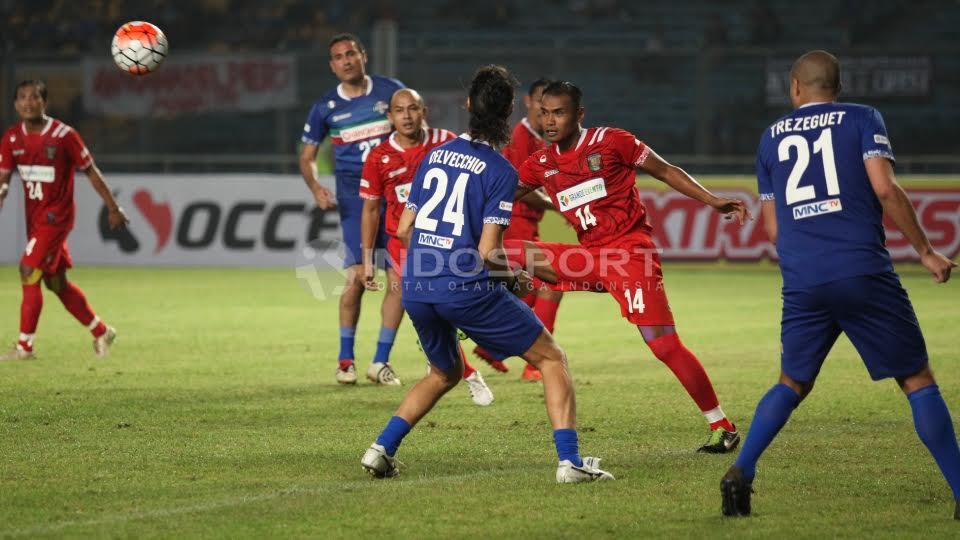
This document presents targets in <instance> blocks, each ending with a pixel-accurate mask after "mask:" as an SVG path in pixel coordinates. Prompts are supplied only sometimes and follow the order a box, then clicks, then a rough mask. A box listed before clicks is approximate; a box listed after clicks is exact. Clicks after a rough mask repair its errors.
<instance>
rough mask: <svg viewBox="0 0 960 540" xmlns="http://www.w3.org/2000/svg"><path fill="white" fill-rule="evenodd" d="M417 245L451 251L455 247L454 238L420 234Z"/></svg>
mask: <svg viewBox="0 0 960 540" xmlns="http://www.w3.org/2000/svg"><path fill="white" fill-rule="evenodd" d="M417 243H418V244H420V245H421V246H430V247H435V248H440V249H450V248H452V247H453V238H450V237H449V236H439V235H436V234H428V233H425V232H422V233H420V236H419V238H418V239H417Z"/></svg>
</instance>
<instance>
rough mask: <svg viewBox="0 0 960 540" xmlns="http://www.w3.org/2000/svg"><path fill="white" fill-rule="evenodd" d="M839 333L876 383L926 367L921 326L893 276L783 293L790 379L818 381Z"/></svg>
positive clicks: (785, 365) (785, 364) (783, 339)
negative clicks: (841, 333)
mask: <svg viewBox="0 0 960 540" xmlns="http://www.w3.org/2000/svg"><path fill="white" fill-rule="evenodd" d="M840 332H843V333H845V334H846V335H847V337H848V338H849V339H850V342H851V343H853V346H854V347H856V349H857V352H858V353H860V358H861V359H863V363H864V364H865V365H866V366H867V371H868V372H870V377H871V378H872V379H873V380H875V381H876V380H880V379H886V378H888V377H907V376H909V375H913V374H914V373H917V372H918V371H920V370H921V369H923V368H924V367H925V366H926V365H927V347H926V344H925V343H924V341H923V334H922V333H921V332H920V323H918V322H917V316H916V314H915V313H914V312H913V305H912V304H910V298H909V297H907V291H905V290H904V289H903V286H901V285H900V278H899V277H897V274H895V273H893V272H886V273H883V274H873V275H868V276H857V277H852V278H847V279H840V280H837V281H831V282H829V283H824V284H822V285H817V286H815V287H810V288H805V289H784V291H783V321H782V323H781V326H780V343H781V347H782V352H781V355H780V364H781V368H782V369H783V372H784V373H786V374H787V375H788V376H790V378H791V379H793V380H795V381H798V382H812V381H813V380H814V379H816V378H817V374H818V373H819V372H820V367H821V366H822V365H823V361H824V359H826V357H827V353H828V352H830V348H831V347H833V344H834V342H835V341H836V340H837V338H838V337H839V336H840Z"/></svg>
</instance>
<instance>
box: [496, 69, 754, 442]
mask: <svg viewBox="0 0 960 540" xmlns="http://www.w3.org/2000/svg"><path fill="white" fill-rule="evenodd" d="M581 97H582V93H581V91H580V89H579V88H577V87H576V86H574V85H573V84H571V83H569V82H555V83H551V84H550V85H548V86H547V87H546V88H545V89H544V92H543V101H542V106H541V113H542V122H543V128H544V136H545V138H546V140H547V141H549V142H551V143H553V144H552V145H551V146H549V147H548V148H546V149H544V150H540V151H537V152H535V153H534V154H533V155H531V156H530V157H529V158H528V159H527V160H526V161H525V162H524V163H523V166H522V167H521V168H520V188H519V190H518V195H520V196H522V195H523V194H524V193H526V192H527V191H529V190H532V189H537V188H539V187H543V188H544V189H545V190H546V192H547V194H549V195H550V197H551V198H552V199H553V202H554V204H555V205H556V206H557V209H558V211H559V212H560V213H561V214H563V217H564V218H566V219H567V221H569V222H570V224H571V225H573V227H574V228H575V229H576V231H577V237H578V239H579V241H580V246H577V245H573V244H555V243H545V242H512V243H511V244H512V245H511V248H513V250H514V251H515V253H514V255H513V257H512V258H514V259H516V260H519V261H528V260H529V261H534V262H535V268H534V269H535V273H536V277H538V278H539V279H542V280H544V281H547V282H550V283H556V284H557V285H558V287H559V288H562V289H564V290H573V289H591V290H603V291H607V292H609V293H610V294H611V295H612V296H613V297H614V298H615V299H616V300H617V302H619V304H620V312H621V314H622V315H623V316H624V317H625V318H626V319H627V320H629V321H630V322H631V323H633V324H635V325H637V327H638V328H639V330H640V333H641V335H642V336H643V339H644V341H645V342H646V343H647V345H648V346H649V347H650V350H651V351H652V352H653V354H654V356H656V357H657V358H658V359H659V360H660V361H662V362H663V363H665V364H666V365H667V367H669V368H670V370H671V371H672V372H673V373H674V375H675V376H676V377H677V378H678V379H679V380H680V383H681V384H683V387H684V388H685V389H686V390H687V392H688V393H689V394H690V396H691V397H692V398H693V400H694V401H695V402H696V404H697V406H699V408H700V410H701V411H702V413H703V415H704V417H706V419H707V422H708V423H709V424H710V427H711V430H712V433H711V436H710V439H709V440H708V441H707V443H706V444H704V445H703V446H702V447H701V448H700V451H702V452H711V453H722V452H728V451H731V450H733V449H734V448H735V447H736V446H737V444H738V443H739V442H740V435H739V433H737V431H736V428H735V427H734V425H733V424H732V423H731V422H730V421H729V420H728V419H727V417H726V415H724V413H723V411H722V410H721V408H720V403H719V401H718V400H717V395H716V393H715V392H714V390H713V385H712V384H711V382H710V378H709V377H708V376H707V373H706V371H704V369H703V366H702V365H701V364H700V361H699V360H698V359H697V357H696V356H694V355H693V353H691V352H690V351H689V350H688V349H687V348H686V347H685V346H684V345H683V343H681V341H680V338H679V336H678V335H677V333H676V327H675V326H674V321H673V315H672V313H671V312H670V307H669V304H668V303H667V295H666V292H665V291H664V288H663V274H662V272H661V269H660V259H659V256H658V254H657V248H656V245H654V243H653V240H652V239H651V236H650V231H651V227H650V225H649V224H648V223H647V218H646V209H645V208H644V206H643V204H642V203H641V202H640V193H639V191H638V190H637V186H636V170H637V169H639V170H641V171H643V172H645V173H647V174H649V175H651V176H653V177H654V178H657V179H658V180H661V181H662V182H664V183H665V184H667V185H668V186H670V187H671V188H673V189H675V190H677V191H679V192H680V193H683V194H684V195H686V196H688V197H690V198H693V199H696V200H698V201H701V202H703V203H705V204H708V205H710V206H712V207H714V208H715V209H716V210H717V211H718V212H721V213H723V214H727V215H733V216H736V217H737V218H739V219H740V221H741V223H742V222H743V220H744V219H745V218H748V217H749V214H748V213H747V211H746V208H745V207H744V205H743V203H742V202H741V201H738V200H734V199H725V198H722V197H717V196H715V195H713V194H712V193H710V192H709V191H707V190H706V189H705V188H704V187H703V186H701V185H700V184H699V183H697V182H696V180H694V179H693V178H691V177H690V176H689V175H688V174H687V173H686V172H684V171H683V170H682V169H680V168H679V167H675V166H673V165H671V164H669V163H667V162H665V161H664V160H663V159H661V158H660V157H659V156H658V155H657V154H656V153H655V152H654V151H653V150H652V149H651V148H650V147H649V146H647V145H646V144H644V143H643V142H641V141H639V140H638V139H636V138H635V137H634V136H633V135H631V134H630V133H629V132H627V131H624V130H622V129H617V128H605V127H601V128H587V129H584V128H582V127H580V122H581V121H582V120H583V114H584V109H583V107H581V105H580V102H581ZM524 252H525V253H524Z"/></svg>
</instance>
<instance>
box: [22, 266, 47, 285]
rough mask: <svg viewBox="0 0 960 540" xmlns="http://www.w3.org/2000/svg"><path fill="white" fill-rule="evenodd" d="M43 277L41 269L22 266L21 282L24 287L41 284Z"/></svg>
mask: <svg viewBox="0 0 960 540" xmlns="http://www.w3.org/2000/svg"><path fill="white" fill-rule="evenodd" d="M42 277H43V271H42V270H40V269H39V268H31V267H29V266H26V265H20V282H21V283H23V284H24V285H35V284H37V283H40V279H41V278H42Z"/></svg>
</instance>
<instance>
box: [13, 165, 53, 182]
mask: <svg viewBox="0 0 960 540" xmlns="http://www.w3.org/2000/svg"><path fill="white" fill-rule="evenodd" d="M17 172H19V173H20V179H21V180H23V181H24V182H44V183H51V182H53V180H54V179H55V178H56V176H57V173H56V170H55V169H54V168H53V166H51V165H18V166H17Z"/></svg>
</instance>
